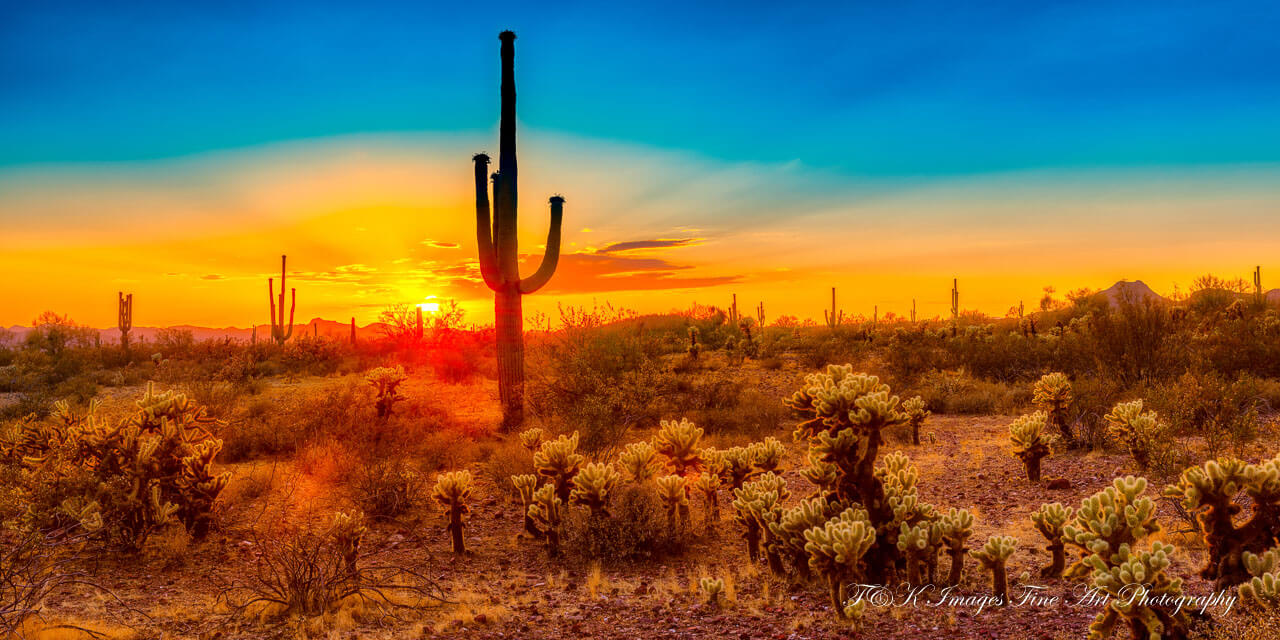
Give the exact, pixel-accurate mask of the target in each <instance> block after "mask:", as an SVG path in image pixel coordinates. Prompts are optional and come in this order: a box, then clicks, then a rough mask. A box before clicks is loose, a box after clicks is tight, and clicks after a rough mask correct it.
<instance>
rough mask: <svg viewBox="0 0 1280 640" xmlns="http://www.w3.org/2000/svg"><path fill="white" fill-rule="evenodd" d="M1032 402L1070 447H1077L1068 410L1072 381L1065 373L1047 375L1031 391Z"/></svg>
mask: <svg viewBox="0 0 1280 640" xmlns="http://www.w3.org/2000/svg"><path fill="white" fill-rule="evenodd" d="M1031 394H1032V395H1031V402H1032V403H1034V404H1035V405H1036V406H1037V407H1039V408H1040V409H1041V410H1042V411H1044V412H1045V418H1046V421H1047V422H1048V424H1049V426H1051V427H1054V428H1056V429H1058V431H1059V432H1060V433H1061V434H1062V441H1063V442H1065V443H1066V445H1067V446H1068V447H1074V446H1075V437H1074V436H1072V434H1071V425H1070V424H1068V423H1067V410H1068V408H1069V407H1070V406H1071V380H1070V379H1069V378H1067V374H1065V373H1046V374H1045V375H1043V376H1040V379H1039V380H1037V381H1036V383H1035V386H1033V387H1032V389H1031Z"/></svg>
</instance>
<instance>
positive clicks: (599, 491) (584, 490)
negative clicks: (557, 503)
mask: <svg viewBox="0 0 1280 640" xmlns="http://www.w3.org/2000/svg"><path fill="white" fill-rule="evenodd" d="M621 479H622V474H620V473H618V470H617V469H615V468H614V467H613V465H610V464H604V463H602V462H591V463H588V464H587V466H585V467H583V468H582V470H581V471H579V472H578V474H577V475H575V476H574V477H573V491H572V492H571V493H570V494H569V500H570V502H572V503H573V504H576V505H581V506H584V507H587V508H588V509H590V510H591V515H593V516H607V515H609V511H608V508H609V497H610V496H611V494H612V493H613V490H614V488H616V487H617V486H618V482H619V481H620V480H621Z"/></svg>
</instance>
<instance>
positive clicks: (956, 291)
mask: <svg viewBox="0 0 1280 640" xmlns="http://www.w3.org/2000/svg"><path fill="white" fill-rule="evenodd" d="M959 328H960V281H959V280H958V279H955V278H952V279H951V335H952V336H953V337H954V336H955V335H956V332H957V331H958V330H959Z"/></svg>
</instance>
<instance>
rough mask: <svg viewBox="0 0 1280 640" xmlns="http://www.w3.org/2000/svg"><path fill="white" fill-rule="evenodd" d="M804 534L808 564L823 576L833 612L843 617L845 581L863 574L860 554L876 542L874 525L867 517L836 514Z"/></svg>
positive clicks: (867, 550) (866, 551)
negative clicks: (839, 515)
mask: <svg viewBox="0 0 1280 640" xmlns="http://www.w3.org/2000/svg"><path fill="white" fill-rule="evenodd" d="M846 513H848V512H846ZM804 537H805V540H806V544H805V549H807V550H808V552H809V567H810V568H811V569H813V570H814V571H816V572H817V573H818V575H820V576H822V577H823V578H825V579H826V581H827V589H828V594H829V596H830V598H831V607H832V609H834V610H835V612H836V615H837V616H840V617H842V618H843V617H846V615H847V614H846V612H845V605H844V585H845V583H847V582H849V581H851V580H852V579H853V578H854V577H855V576H864V575H865V574H866V571H865V566H864V562H863V557H864V556H865V555H866V554H867V553H868V552H869V551H870V550H871V548H872V546H873V545H874V544H875V541H876V530H875V527H874V526H873V525H872V524H871V523H870V522H868V521H866V520H862V519H855V518H853V517H849V518H845V517H836V518H832V519H831V520H828V521H827V522H826V523H825V524H823V525H822V526H821V527H814V528H812V529H809V530H807V531H805V532H804Z"/></svg>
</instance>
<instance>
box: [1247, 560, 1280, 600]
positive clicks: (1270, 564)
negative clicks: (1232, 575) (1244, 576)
mask: <svg viewBox="0 0 1280 640" xmlns="http://www.w3.org/2000/svg"><path fill="white" fill-rule="evenodd" d="M1243 557H1244V565H1245V568H1246V569H1247V570H1248V571H1249V575H1250V576H1253V577H1252V578H1251V579H1250V580H1249V581H1248V582H1246V583H1244V584H1241V585H1240V588H1239V589H1238V590H1237V592H1238V593H1239V594H1240V600H1241V601H1243V602H1247V603H1250V604H1254V605H1261V606H1267V607H1274V606H1275V605H1276V604H1278V603H1280V571H1277V566H1278V565H1280V547H1276V548H1274V549H1271V550H1270V551H1268V552H1266V553H1262V554H1255V553H1250V552H1248V551H1246V552H1244V556H1243Z"/></svg>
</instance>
